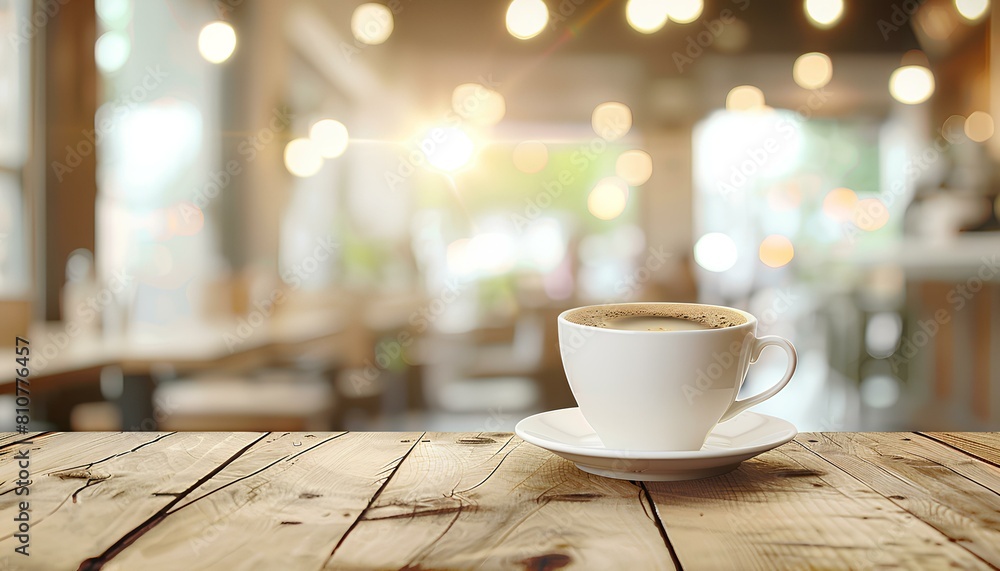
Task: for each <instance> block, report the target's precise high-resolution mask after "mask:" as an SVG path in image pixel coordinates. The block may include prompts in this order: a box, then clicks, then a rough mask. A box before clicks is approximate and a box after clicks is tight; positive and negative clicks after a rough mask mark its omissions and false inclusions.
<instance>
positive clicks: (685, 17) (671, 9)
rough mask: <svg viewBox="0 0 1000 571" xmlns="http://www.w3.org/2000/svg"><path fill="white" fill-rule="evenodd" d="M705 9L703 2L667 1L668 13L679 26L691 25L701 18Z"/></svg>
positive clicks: (693, 0)
mask: <svg viewBox="0 0 1000 571" xmlns="http://www.w3.org/2000/svg"><path fill="white" fill-rule="evenodd" d="M704 9H705V2H704V1H703V0H667V13H668V14H669V15H670V19H671V20H673V21H675V22H677V23H678V24H689V23H691V22H694V21H695V20H697V19H698V16H701V11H702V10H704Z"/></svg>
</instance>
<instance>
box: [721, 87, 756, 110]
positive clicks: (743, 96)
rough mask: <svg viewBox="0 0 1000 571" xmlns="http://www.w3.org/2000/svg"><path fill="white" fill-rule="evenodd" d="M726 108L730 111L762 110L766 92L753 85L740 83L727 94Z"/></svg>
mask: <svg viewBox="0 0 1000 571" xmlns="http://www.w3.org/2000/svg"><path fill="white" fill-rule="evenodd" d="M726 109H728V110H729V111H762V110H763V109H764V92H763V91H761V90H760V89H759V88H757V87H754V86H752V85H738V86H736V87H734V88H732V89H731V90H729V95H726Z"/></svg>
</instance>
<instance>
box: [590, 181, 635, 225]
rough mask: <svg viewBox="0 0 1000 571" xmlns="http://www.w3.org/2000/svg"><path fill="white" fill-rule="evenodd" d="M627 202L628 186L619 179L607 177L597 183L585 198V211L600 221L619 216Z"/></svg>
mask: <svg viewBox="0 0 1000 571" xmlns="http://www.w3.org/2000/svg"><path fill="white" fill-rule="evenodd" d="M627 202H628V184H626V183H625V181H623V180H621V179H620V178H616V177H608V178H605V179H601V180H600V181H598V183H597V184H596V185H594V188H593V190H591V191H590V195H589V196H588V197H587V210H589V211H590V213H591V214H593V215H594V216H595V217H596V218H600V219H601V220H613V219H615V218H618V217H619V216H621V213H622V212H624V211H625V205H626V203H627Z"/></svg>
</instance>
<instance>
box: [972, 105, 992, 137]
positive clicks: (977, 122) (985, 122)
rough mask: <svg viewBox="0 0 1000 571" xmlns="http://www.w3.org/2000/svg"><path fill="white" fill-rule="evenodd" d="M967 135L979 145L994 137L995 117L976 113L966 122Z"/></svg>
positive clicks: (981, 112) (979, 112)
mask: <svg viewBox="0 0 1000 571" xmlns="http://www.w3.org/2000/svg"><path fill="white" fill-rule="evenodd" d="M965 135H966V136H967V137H969V138H970V139H972V140H973V141H975V142H977V143H982V142H983V141H986V140H988V139H989V138H990V137H992V136H993V117H990V114H989V113H984V112H983V111H974V112H973V113H972V114H971V115H969V118H968V119H966V120H965Z"/></svg>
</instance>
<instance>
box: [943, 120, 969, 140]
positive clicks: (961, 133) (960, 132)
mask: <svg viewBox="0 0 1000 571" xmlns="http://www.w3.org/2000/svg"><path fill="white" fill-rule="evenodd" d="M941 136H943V137H944V138H945V140H947V141H948V142H949V143H958V142H961V141H962V140H963V139H965V117H962V116H961V115H952V116H950V117H948V118H947V119H945V120H944V123H943V124H942V125H941Z"/></svg>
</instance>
